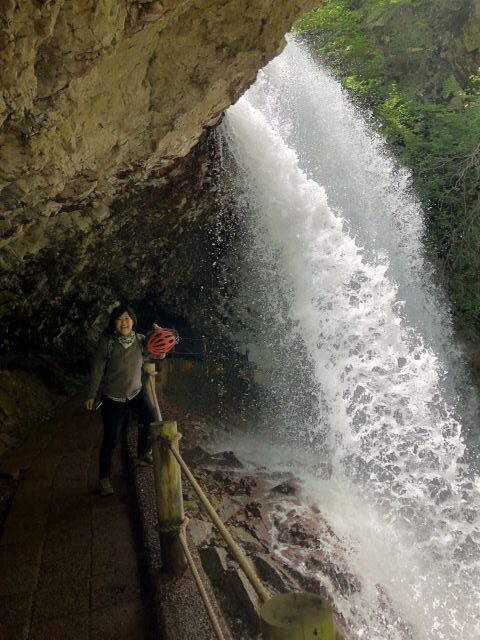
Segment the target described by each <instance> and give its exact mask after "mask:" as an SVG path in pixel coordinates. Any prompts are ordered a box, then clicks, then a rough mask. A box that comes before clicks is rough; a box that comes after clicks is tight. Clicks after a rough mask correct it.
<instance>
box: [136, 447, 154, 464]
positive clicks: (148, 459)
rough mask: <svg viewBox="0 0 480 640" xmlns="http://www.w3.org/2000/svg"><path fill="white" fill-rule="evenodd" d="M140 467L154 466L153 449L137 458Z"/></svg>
mask: <svg viewBox="0 0 480 640" xmlns="http://www.w3.org/2000/svg"><path fill="white" fill-rule="evenodd" d="M137 464H138V466H139V467H153V454H152V452H151V451H147V453H146V454H145V455H144V456H141V457H140V458H138V460H137Z"/></svg>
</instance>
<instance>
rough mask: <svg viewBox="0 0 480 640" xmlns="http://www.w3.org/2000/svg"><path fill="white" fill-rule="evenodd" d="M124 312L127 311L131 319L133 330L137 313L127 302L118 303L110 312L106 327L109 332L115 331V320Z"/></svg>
mask: <svg viewBox="0 0 480 640" xmlns="http://www.w3.org/2000/svg"><path fill="white" fill-rule="evenodd" d="M124 313H128V315H129V316H130V318H131V319H132V320H133V327H132V330H133V331H135V328H136V326H137V315H136V313H135V311H134V310H133V309H132V307H130V306H129V305H128V304H120V305H118V307H114V308H113V309H112V312H111V314H110V320H109V321H108V329H109V331H110V333H115V321H116V320H118V318H120V316H122V315H123V314H124Z"/></svg>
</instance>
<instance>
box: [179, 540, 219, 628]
mask: <svg viewBox="0 0 480 640" xmlns="http://www.w3.org/2000/svg"><path fill="white" fill-rule="evenodd" d="M179 537H180V542H181V545H182V547H183V552H184V553H185V556H186V558H187V562H188V566H189V567H190V571H191V572H192V575H193V577H194V579H195V582H196V585H197V589H198V591H199V593H200V596H201V598H202V600H203V604H204V605H205V609H206V611H207V614H208V617H209V618H210V622H211V623H212V627H213V629H214V631H215V635H216V637H217V638H218V640H225V636H224V635H223V632H222V629H221V627H220V624H219V622H218V619H217V616H216V615H215V611H214V610H213V607H212V604H211V602H210V600H209V597H208V594H207V592H206V590H205V587H204V586H203V582H202V579H201V577H200V574H199V573H198V569H197V567H196V565H195V562H194V560H193V558H192V554H191V553H190V549H189V548H188V544H187V538H186V535H185V529H183V530H182V531H181V532H180V535H179Z"/></svg>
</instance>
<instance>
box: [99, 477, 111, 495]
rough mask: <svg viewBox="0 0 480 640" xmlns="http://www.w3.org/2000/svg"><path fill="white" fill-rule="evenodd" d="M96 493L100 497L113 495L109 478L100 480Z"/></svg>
mask: <svg viewBox="0 0 480 640" xmlns="http://www.w3.org/2000/svg"><path fill="white" fill-rule="evenodd" d="M98 493H99V494H100V495H101V496H111V495H113V487H112V484H111V482H110V478H100V480H99V482H98Z"/></svg>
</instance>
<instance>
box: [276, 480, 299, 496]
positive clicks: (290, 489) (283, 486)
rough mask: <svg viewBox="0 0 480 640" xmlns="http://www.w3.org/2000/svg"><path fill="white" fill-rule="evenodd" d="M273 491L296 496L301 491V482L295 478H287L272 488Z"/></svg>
mask: <svg viewBox="0 0 480 640" xmlns="http://www.w3.org/2000/svg"><path fill="white" fill-rule="evenodd" d="M271 491H272V492H273V493H281V494H283V495H285V496H296V495H298V494H299V493H300V483H299V482H295V481H294V480H286V481H285V482H281V483H280V484H277V485H276V486H275V487H273V488H272V489H271Z"/></svg>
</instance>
